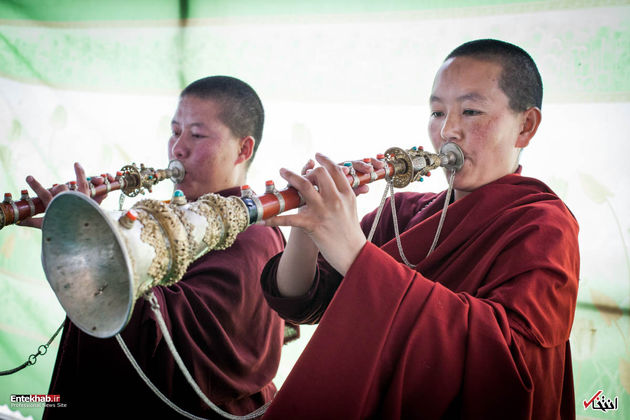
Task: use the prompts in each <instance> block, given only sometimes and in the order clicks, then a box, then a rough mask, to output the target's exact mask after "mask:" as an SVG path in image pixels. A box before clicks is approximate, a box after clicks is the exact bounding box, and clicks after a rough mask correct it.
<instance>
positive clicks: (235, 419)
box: [116, 291, 271, 420]
mask: <svg viewBox="0 0 630 420" xmlns="http://www.w3.org/2000/svg"><path fill="white" fill-rule="evenodd" d="M145 299H147V300H148V301H149V303H150V304H151V309H152V310H153V312H154V313H155V316H156V318H157V323H158V325H159V327H160V330H161V331H162V334H163V336H164V339H165V340H166V344H167V345H168V348H169V350H170V351H171V353H172V355H173V358H174V359H175V362H176V363H177V365H178V366H179V368H180V370H181V371H182V373H183V374H184V377H185V378H186V380H187V381H188V383H189V384H190V386H191V387H192V388H193V390H194V391H195V393H196V394H197V395H198V396H199V398H201V399H202V400H203V402H205V403H206V404H207V405H208V406H209V407H210V408H212V409H213V410H214V411H215V412H216V413H218V414H219V415H221V416H223V417H225V418H228V419H232V420H249V419H254V418H257V417H260V416H262V415H263V414H264V413H265V411H266V410H267V407H269V404H271V401H269V402H267V403H266V404H265V405H263V406H262V407H260V408H258V409H256V410H255V411H253V412H251V413H249V414H247V415H245V416H235V415H233V414H230V413H228V412H225V411H223V410H221V409H220V408H219V407H217V406H216V405H215V404H214V403H213V402H212V401H210V399H208V397H206V395H205V394H204V393H203V392H202V391H201V389H200V388H199V385H197V383H196V382H195V380H194V379H193V377H192V375H191V374H190V372H189V371H188V369H187V368H186V366H185V365H184V361H183V360H182V358H181V357H180V355H179V353H178V352H177V349H176V348H175V344H174V343H173V339H172V338H171V335H170V333H169V332H168V328H167V327H166V323H165V322H164V318H162V313H161V312H160V305H159V303H158V301H157V298H156V297H155V294H154V293H153V291H150V292H149V294H148V295H147V296H145ZM116 340H118V344H120V347H121V348H122V350H123V352H124V353H125V355H126V356H127V358H128V359H129V361H130V362H131V364H132V365H133V367H134V368H135V369H136V372H138V375H140V377H141V378H142V380H143V381H144V382H145V383H146V384H147V386H148V387H149V388H151V390H152V391H153V392H154V393H155V395H157V396H158V397H159V398H160V399H161V400H162V401H164V403H166V405H168V406H169V407H171V408H172V409H173V410H175V411H176V412H177V413H179V414H181V415H182V416H184V417H188V418H189V419H193V420H203V417H197V416H195V415H194V414H191V413H189V412H187V411H185V410H183V409H181V408H179V407H178V406H176V405H175V404H174V403H173V402H172V401H170V400H169V399H168V398H167V397H166V396H165V395H164V394H162V393H161V392H160V390H159V389H157V387H156V386H155V385H154V384H153V383H152V382H151V380H150V379H149V378H148V377H147V376H146V375H145V373H144V372H143V371H142V368H141V367H140V366H139V365H138V363H137V362H136V360H135V359H134V358H133V355H132V354H131V352H130V351H129V349H128V348H127V346H126V345H125V342H124V341H123V339H122V337H121V336H120V334H117V335H116Z"/></svg>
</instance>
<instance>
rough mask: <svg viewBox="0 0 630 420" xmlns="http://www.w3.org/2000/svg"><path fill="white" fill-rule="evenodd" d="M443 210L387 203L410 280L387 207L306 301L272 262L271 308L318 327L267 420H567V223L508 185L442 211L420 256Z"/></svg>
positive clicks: (571, 300)
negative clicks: (283, 286)
mask: <svg viewBox="0 0 630 420" xmlns="http://www.w3.org/2000/svg"><path fill="white" fill-rule="evenodd" d="M444 199H445V193H444V192H442V193H441V194H438V195H435V194H416V193H400V194H397V195H396V207H397V215H398V220H399V226H400V228H401V231H402V230H404V231H405V232H404V233H403V234H402V235H401V240H402V247H403V251H404V253H405V255H406V257H407V259H408V260H409V261H410V262H411V263H415V264H417V267H416V269H415V270H413V269H411V268H409V267H407V266H405V265H404V264H402V263H401V262H400V261H401V258H400V255H399V251H398V247H397V245H396V241H395V239H393V238H394V229H393V224H392V220H391V208H390V206H389V203H387V204H386V205H385V208H384V212H383V215H382V219H381V222H380V223H379V226H378V229H377V230H376V234H375V236H374V244H372V243H368V244H366V245H365V246H364V247H363V249H362V250H361V252H360V253H359V255H358V257H357V258H356V260H355V261H354V263H353V264H352V266H351V267H350V269H349V270H348V272H347V274H346V276H345V278H343V279H342V278H341V276H340V275H339V274H338V273H336V272H334V270H332V269H331V268H330V266H328V265H327V264H326V263H325V262H324V261H323V260H321V259H320V264H319V265H318V274H317V275H316V279H315V283H314V285H313V287H312V288H311V290H310V291H309V292H308V293H307V294H306V295H304V296H301V297H297V298H281V297H278V296H279V293H278V290H277V284H276V281H275V273H276V270H277V262H278V261H279V258H278V257H276V258H274V260H272V261H271V262H270V263H269V264H268V265H267V267H266V268H265V271H264V272H263V276H262V282H263V289H264V290H265V293H266V297H267V299H268V301H269V302H270V304H271V306H272V307H274V309H276V310H278V311H279V312H280V314H281V315H282V316H284V317H286V318H287V319H291V320H293V321H298V322H309V323H312V322H317V321H319V326H318V328H317V330H316V331H315V333H314V335H313V337H312V339H311V341H310V343H309V344H308V346H307V347H306V349H305V350H304V352H303V354H302V356H301V357H300V359H299V360H298V362H297V363H296V365H295V367H294V368H293V370H292V372H291V373H290V375H289V377H288V378H287V379H286V381H285V382H284V384H283V386H282V388H281V389H280V391H279V392H278V395H277V396H276V398H275V399H274V401H273V403H272V405H271V407H270V408H269V410H268V411H267V414H266V416H265V418H269V419H287V418H299V419H323V418H326V419H359V418H377V419H389V418H405V419H406V418H422V419H439V418H466V419H489V418H498V419H507V418H509V419H519V418H523V419H537V420H538V419H556V418H573V417H575V405H574V393H573V376H572V370H571V357H570V348H569V341H568V340H569V333H570V330H571V324H572V322H573V316H574V312H575V305H576V300H577V288H578V272H579V251H578V241H577V234H578V225H577V222H576V220H575V219H574V217H573V216H572V214H571V213H570V212H569V210H568V209H567V208H566V207H565V205H564V204H563V203H562V201H561V200H560V199H559V198H558V197H557V196H556V195H555V194H554V193H553V192H552V191H551V190H550V189H549V188H548V187H547V186H545V185H544V184H543V183H541V182H540V181H538V180H535V179H532V178H526V177H521V176H520V175H518V174H510V175H507V176H505V177H503V178H501V179H499V180H497V181H495V182H492V183H491V184H488V185H485V186H483V187H481V188H479V189H477V190H476V191H474V192H472V193H471V194H469V195H467V196H465V197H463V198H461V199H460V200H457V201H455V202H453V203H452V204H450V206H449V209H448V213H447V216H446V221H445V223H444V227H443V229H442V234H441V237H440V240H439V242H438V246H437V248H436V249H435V251H434V252H433V253H432V254H431V255H430V256H429V257H426V254H427V252H428V250H429V247H430V245H431V243H432V242H433V237H434V235H435V232H436V228H437V225H438V221H439V218H440V215H441V209H442V206H443V203H444ZM374 217H375V213H371V214H369V215H368V216H366V217H365V218H364V219H363V221H362V227H363V230H364V232H367V231H369V229H370V227H371V223H372V221H373V220H374ZM342 280H343V281H342Z"/></svg>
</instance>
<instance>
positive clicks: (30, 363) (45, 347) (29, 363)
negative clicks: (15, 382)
mask: <svg viewBox="0 0 630 420" xmlns="http://www.w3.org/2000/svg"><path fill="white" fill-rule="evenodd" d="M64 323H65V320H64V322H62V323H61V325H60V326H59V328H57V331H55V333H54V334H53V335H52V337H50V340H48V342H47V343H46V344H41V345H40V346H39V347H38V348H37V353H33V354H31V355H30V356H28V359H27V360H26V362H24V363H22V364H21V365H20V366H18V367H14V368H13V369H8V370H2V371H0V376H4V375H11V374H14V373H15V372H19V371H21V370H22V369H24V368H25V367H27V366H33V365H34V364H35V363H37V357H38V356H43V355H45V354H46V353H47V352H48V347H49V346H50V344H51V343H52V342H53V340H54V339H55V337H57V334H59V332H60V331H61V330H62V328H63V324H64Z"/></svg>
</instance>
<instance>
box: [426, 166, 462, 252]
mask: <svg viewBox="0 0 630 420" xmlns="http://www.w3.org/2000/svg"><path fill="white" fill-rule="evenodd" d="M454 180H455V170H454V169H453V171H451V176H450V177H449V179H448V190H447V191H446V198H444V207H443V208H442V215H441V216H440V222H439V223H438V228H437V230H436V231H435V238H433V243H432V244H431V248H430V249H429V252H427V257H428V256H429V254H431V253H432V252H433V250H434V249H435V246H436V245H437V242H438V239H440V233H441V232H442V226H443V225H444V219H446V211H447V210H448V205H449V204H450V202H451V192H452V191H453V181H454ZM425 258H426V257H425Z"/></svg>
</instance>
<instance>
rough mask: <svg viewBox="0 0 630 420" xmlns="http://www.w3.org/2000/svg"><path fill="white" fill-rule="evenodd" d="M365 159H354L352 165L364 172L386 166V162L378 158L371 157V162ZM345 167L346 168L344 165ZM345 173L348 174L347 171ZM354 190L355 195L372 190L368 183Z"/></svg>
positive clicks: (367, 172)
mask: <svg viewBox="0 0 630 420" xmlns="http://www.w3.org/2000/svg"><path fill="white" fill-rule="evenodd" d="M365 160H366V159H364V160H353V161H352V167H353V168H354V170H355V171H357V172H361V173H364V174H369V173H371V172H374V171H375V170H379V169H383V168H384V167H385V162H383V161H380V160H378V159H374V158H369V160H370V161H369V162H366V161H365ZM344 169H346V168H345V167H344ZM344 172H345V171H344ZM345 173H346V174H347V172H345ZM353 191H354V194H355V195H357V196H359V195H361V194H365V193H367V192H368V191H370V187H369V186H368V185H367V184H364V185H359V186H358V187H357V188H355V189H353Z"/></svg>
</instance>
